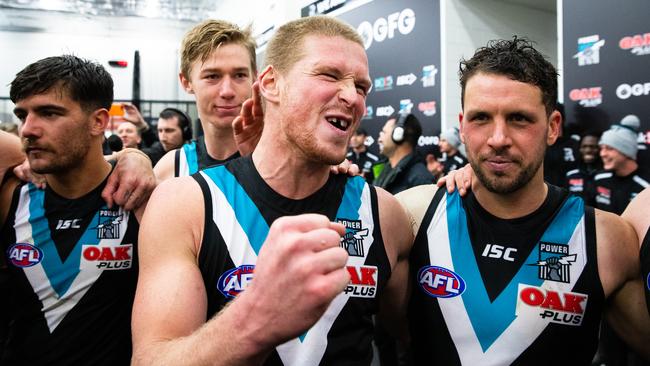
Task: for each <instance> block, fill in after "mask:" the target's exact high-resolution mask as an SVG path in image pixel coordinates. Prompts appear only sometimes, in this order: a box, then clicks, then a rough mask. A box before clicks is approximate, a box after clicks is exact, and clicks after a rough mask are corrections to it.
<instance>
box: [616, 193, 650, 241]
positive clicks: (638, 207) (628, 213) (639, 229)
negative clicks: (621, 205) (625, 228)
mask: <svg viewBox="0 0 650 366" xmlns="http://www.w3.org/2000/svg"><path fill="white" fill-rule="evenodd" d="M648 207H650V188H646V189H644V190H643V191H642V192H641V193H639V194H638V195H637V196H636V197H635V198H634V199H633V200H632V202H630V204H629V205H628V206H627V208H626V209H625V212H623V214H622V215H621V217H622V218H623V219H624V220H625V221H627V222H628V223H630V224H631V225H632V227H634V231H636V233H637V235H638V236H639V238H642V237H643V236H644V235H645V234H646V232H647V231H648V227H649V226H650V216H649V215H648Z"/></svg>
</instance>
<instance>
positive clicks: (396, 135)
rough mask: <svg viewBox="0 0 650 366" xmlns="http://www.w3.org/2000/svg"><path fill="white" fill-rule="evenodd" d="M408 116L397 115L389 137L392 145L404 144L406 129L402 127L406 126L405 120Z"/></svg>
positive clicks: (403, 114)
mask: <svg viewBox="0 0 650 366" xmlns="http://www.w3.org/2000/svg"><path fill="white" fill-rule="evenodd" d="M410 116H411V114H410V113H402V114H400V115H399V118H398V119H397V122H395V128H393V133H392V134H391V135H390V137H391V139H393V142H394V143H396V144H398V145H399V144H401V143H402V142H404V137H405V135H406V129H405V128H404V125H405V124H406V120H407V119H408V118H409V117H410Z"/></svg>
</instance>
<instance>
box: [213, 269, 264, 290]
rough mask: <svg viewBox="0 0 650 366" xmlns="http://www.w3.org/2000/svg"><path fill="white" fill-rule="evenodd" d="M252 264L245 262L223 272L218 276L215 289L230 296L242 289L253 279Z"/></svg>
mask: <svg viewBox="0 0 650 366" xmlns="http://www.w3.org/2000/svg"><path fill="white" fill-rule="evenodd" d="M254 270H255V266H254V265H250V264H245V265H243V266H239V267H236V268H233V269H231V270H229V271H226V272H224V273H223V274H222V275H221V277H219V282H217V289H218V290H219V292H221V293H222V294H223V295H224V296H225V297H228V298H232V297H235V296H237V295H238V294H239V293H240V292H242V291H244V290H245V289H246V287H248V284H250V282H251V281H252V280H253V271H254Z"/></svg>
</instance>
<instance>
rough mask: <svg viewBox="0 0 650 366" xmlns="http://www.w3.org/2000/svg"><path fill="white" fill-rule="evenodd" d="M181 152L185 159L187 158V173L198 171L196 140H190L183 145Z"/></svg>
mask: <svg viewBox="0 0 650 366" xmlns="http://www.w3.org/2000/svg"><path fill="white" fill-rule="evenodd" d="M183 152H184V153H185V160H187V169H188V171H189V175H192V174H194V173H196V172H198V171H199V162H198V156H197V154H196V142H194V141H190V142H189V143H187V144H185V145H183Z"/></svg>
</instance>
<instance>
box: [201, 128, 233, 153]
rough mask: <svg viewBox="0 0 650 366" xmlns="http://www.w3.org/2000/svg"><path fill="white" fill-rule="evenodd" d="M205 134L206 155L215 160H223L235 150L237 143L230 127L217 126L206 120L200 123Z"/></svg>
mask: <svg viewBox="0 0 650 366" xmlns="http://www.w3.org/2000/svg"><path fill="white" fill-rule="evenodd" d="M202 127H203V132H204V136H205V148H206V149H207V151H208V155H210V157H212V158H213V159H215V160H225V159H226V158H228V157H229V156H231V155H232V154H234V153H236V152H237V144H236V143H235V137H234V136H233V131H232V128H230V127H228V128H218V127H216V126H214V125H213V124H211V123H209V122H207V123H203V124H202Z"/></svg>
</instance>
